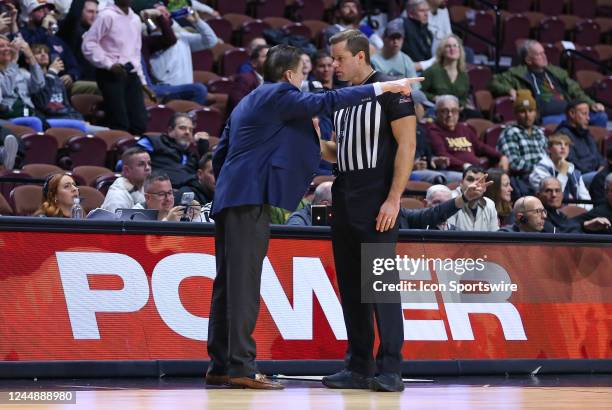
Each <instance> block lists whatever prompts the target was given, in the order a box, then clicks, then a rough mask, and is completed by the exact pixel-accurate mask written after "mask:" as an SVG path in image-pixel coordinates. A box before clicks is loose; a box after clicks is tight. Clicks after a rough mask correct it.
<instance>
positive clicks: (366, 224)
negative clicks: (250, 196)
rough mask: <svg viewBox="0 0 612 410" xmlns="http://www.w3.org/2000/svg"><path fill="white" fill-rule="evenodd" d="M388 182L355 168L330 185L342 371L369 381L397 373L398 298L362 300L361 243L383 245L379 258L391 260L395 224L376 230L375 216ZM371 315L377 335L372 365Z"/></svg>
mask: <svg viewBox="0 0 612 410" xmlns="http://www.w3.org/2000/svg"><path fill="white" fill-rule="evenodd" d="M391 178H392V177H391V176H388V175H387V176H385V175H381V172H380V171H378V170H376V169H374V170H358V171H351V172H347V173H342V174H340V175H339V176H338V177H337V178H336V180H335V181H334V184H333V186H332V208H333V222H332V245H333V251H334V260H335V264H336V277H337V280H338V288H339V290H340V298H341V303H342V311H343V314H344V323H345V325H346V330H347V336H348V350H347V355H346V362H347V363H346V367H347V369H349V370H351V371H354V372H356V373H359V374H362V375H364V376H368V377H370V376H372V375H374V374H375V373H376V372H378V373H397V374H399V373H401V363H402V353H401V350H402V346H403V343H404V318H403V313H402V307H401V301H400V298H399V296H398V297H397V299H394V300H395V302H394V303H362V300H361V288H362V280H361V244H362V243H380V244H387V245H388V246H383V247H382V248H383V250H382V253H383V255H380V256H382V257H390V258H394V257H395V245H396V242H397V235H398V224H397V223H396V224H395V226H394V227H393V228H392V229H390V230H389V231H386V232H377V231H376V216H377V215H378V212H379V210H380V206H381V205H382V204H383V202H384V201H385V199H386V198H387V195H388V193H389V188H390V186H391ZM395 274H397V272H395ZM374 316H375V317H376V325H377V328H378V334H379V337H380V346H379V349H378V353H377V355H376V362H375V361H374V359H373V356H372V355H373V348H374Z"/></svg>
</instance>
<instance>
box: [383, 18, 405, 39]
mask: <svg viewBox="0 0 612 410" xmlns="http://www.w3.org/2000/svg"><path fill="white" fill-rule="evenodd" d="M398 36H399V37H404V26H403V24H401V21H397V20H393V21H390V22H389V24H387V28H385V32H384V37H398Z"/></svg>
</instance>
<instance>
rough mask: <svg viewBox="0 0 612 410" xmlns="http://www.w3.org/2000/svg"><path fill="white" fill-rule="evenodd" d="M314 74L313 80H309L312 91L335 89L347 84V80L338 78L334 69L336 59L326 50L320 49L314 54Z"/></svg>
mask: <svg viewBox="0 0 612 410" xmlns="http://www.w3.org/2000/svg"><path fill="white" fill-rule="evenodd" d="M312 63H313V70H312V76H313V81H311V82H309V87H310V88H309V90H310V91H322V89H325V90H333V89H335V88H342V87H344V86H345V85H346V82H345V81H340V80H338V79H337V78H336V76H335V75H334V74H335V69H334V66H333V64H334V59H333V58H332V57H331V56H330V55H329V53H328V52H327V51H325V50H319V51H317V53H316V54H315V55H314V57H313V60H312Z"/></svg>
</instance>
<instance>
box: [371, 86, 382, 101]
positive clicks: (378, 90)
mask: <svg viewBox="0 0 612 410" xmlns="http://www.w3.org/2000/svg"><path fill="white" fill-rule="evenodd" d="M372 85H373V86H374V94H376V96H377V97H378V96H379V95H381V94H383V90H382V85H380V83H379V82H376V83H374V84H372Z"/></svg>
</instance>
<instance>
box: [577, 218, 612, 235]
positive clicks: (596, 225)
mask: <svg viewBox="0 0 612 410" xmlns="http://www.w3.org/2000/svg"><path fill="white" fill-rule="evenodd" d="M611 227H612V224H610V221H609V220H608V218H604V217H602V216H600V217H598V218H593V219H591V220H590V221H586V222H585V223H584V224H583V228H584V230H585V231H591V232H599V231H607V230H608V229H610V228H611Z"/></svg>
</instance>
